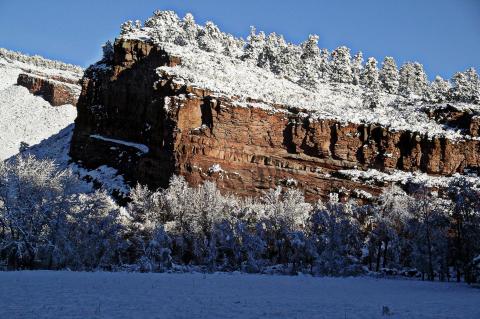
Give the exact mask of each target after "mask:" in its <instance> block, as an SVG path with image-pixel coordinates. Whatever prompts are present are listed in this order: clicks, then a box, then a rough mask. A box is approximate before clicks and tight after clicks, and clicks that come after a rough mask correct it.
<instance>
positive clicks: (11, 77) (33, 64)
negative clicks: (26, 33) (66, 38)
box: [0, 49, 83, 160]
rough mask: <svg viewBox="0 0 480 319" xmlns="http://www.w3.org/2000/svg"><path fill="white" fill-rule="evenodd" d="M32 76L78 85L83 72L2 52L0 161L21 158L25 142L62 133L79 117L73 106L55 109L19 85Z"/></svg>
mask: <svg viewBox="0 0 480 319" xmlns="http://www.w3.org/2000/svg"><path fill="white" fill-rule="evenodd" d="M31 72H36V73H37V74H44V75H48V76H62V77H67V78H71V79H76V80H77V81H78V79H79V78H80V77H81V76H82V73H83V70H82V69H81V68H79V67H74V66H68V65H66V64H63V63H60V62H56V61H51V60H46V59H43V58H40V57H37V56H36V57H29V56H26V55H22V54H19V53H16V52H12V51H8V50H5V49H0V114H1V116H0V132H2V133H1V134H0V145H2V147H1V148H0V160H4V159H7V158H9V157H11V156H13V155H15V154H17V153H18V152H19V147H20V144H21V143H22V142H24V143H27V144H28V145H35V144H38V143H40V142H41V141H42V140H44V139H46V138H48V137H50V136H52V135H54V134H56V133H58V132H59V131H60V130H62V129H64V128H65V127H67V126H68V125H70V124H71V123H73V120H74V119H75V117H76V109H75V107H73V106H72V105H61V106H56V107H52V106H51V105H50V104H49V103H48V102H47V101H46V100H45V99H43V98H42V97H40V96H35V95H33V94H31V93H30V92H29V91H28V89H27V88H25V87H22V86H19V85H16V84H17V79H18V76H19V74H21V73H31Z"/></svg>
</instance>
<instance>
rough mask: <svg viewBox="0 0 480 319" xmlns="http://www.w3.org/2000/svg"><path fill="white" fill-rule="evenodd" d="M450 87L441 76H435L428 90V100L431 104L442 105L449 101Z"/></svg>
mask: <svg viewBox="0 0 480 319" xmlns="http://www.w3.org/2000/svg"><path fill="white" fill-rule="evenodd" d="M450 90H451V85H450V83H449V82H448V81H446V80H444V79H443V78H442V77H441V76H438V75H437V76H436V77H435V80H434V81H433V82H432V83H431V84H430V89H429V90H428V100H429V101H430V102H432V103H442V102H445V101H448V100H449V95H450Z"/></svg>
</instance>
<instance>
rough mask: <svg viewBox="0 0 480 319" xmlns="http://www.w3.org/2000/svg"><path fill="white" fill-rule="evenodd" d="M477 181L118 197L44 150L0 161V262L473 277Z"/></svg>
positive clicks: (176, 184) (478, 275) (209, 186)
mask: <svg viewBox="0 0 480 319" xmlns="http://www.w3.org/2000/svg"><path fill="white" fill-rule="evenodd" d="M479 195H480V192H479V189H478V188H477V187H476V186H475V185H473V184H472V183H471V182H468V181H467V180H465V179H462V178H453V179H452V181H451V182H450V184H449V185H448V187H446V188H445V189H443V190H432V189H429V188H427V187H425V186H424V185H415V186H412V187H411V189H409V190H408V193H407V192H405V191H404V190H403V189H401V188H399V187H397V186H391V187H390V188H388V189H386V190H385V191H384V193H383V194H382V195H381V196H379V197H378V198H377V199H376V200H375V201H372V203H370V204H366V205H360V204H358V203H357V202H355V201H341V200H339V198H338V195H337V194H331V195H330V198H329V199H328V200H326V201H319V202H317V203H313V204H312V203H308V202H306V201H305V199H304V196H303V193H302V192H301V191H300V190H297V189H292V188H289V189H283V190H282V189H281V188H277V189H272V190H269V191H267V192H266V193H265V194H264V195H263V196H261V197H260V198H238V197H235V196H232V195H222V194H221V193H220V192H219V190H218V189H217V187H216V186H215V184H214V183H211V182H205V183H204V184H203V185H200V186H197V187H190V186H189V185H188V184H187V183H186V181H185V180H184V179H183V178H182V177H177V176H175V177H172V179H171V181H170V186H169V187H168V188H167V189H159V190H156V191H152V190H149V189H148V188H147V187H145V186H141V185H137V186H136V187H135V188H133V189H132V191H131V194H130V199H131V201H130V202H129V203H128V205H126V206H125V207H120V206H118V205H117V204H116V203H115V202H114V201H113V200H112V199H111V198H110V196H108V195H107V194H106V193H105V192H104V191H101V190H97V191H94V192H92V191H90V190H88V189H87V188H85V185H84V183H83V182H81V181H79V180H78V179H77V177H76V176H75V175H74V174H72V172H71V171H69V170H59V169H58V167H56V166H55V164H54V163H53V162H51V161H49V160H37V159H35V158H34V157H31V156H27V157H17V158H16V159H15V160H14V161H10V162H8V163H2V164H0V265H2V267H3V268H5V269H72V270H96V269H103V270H125V269H127V270H134V271H168V270H170V269H176V268H178V267H184V268H185V269H201V270H203V271H236V270H238V271H244V272H266V271H268V270H269V269H270V270H271V269H277V271H280V272H282V273H287V274H296V273H298V272H304V273H310V274H313V275H335V276H339V275H355V274H363V273H380V274H382V273H383V274H397V275H400V274H403V275H408V276H418V277H421V278H422V279H427V280H465V281H467V282H478V281H480V196H479Z"/></svg>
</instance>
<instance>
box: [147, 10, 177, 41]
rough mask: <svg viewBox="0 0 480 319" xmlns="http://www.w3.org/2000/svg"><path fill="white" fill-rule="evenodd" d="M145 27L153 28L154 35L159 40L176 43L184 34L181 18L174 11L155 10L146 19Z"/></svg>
mask: <svg viewBox="0 0 480 319" xmlns="http://www.w3.org/2000/svg"><path fill="white" fill-rule="evenodd" d="M145 27H148V28H151V29H152V36H153V37H154V40H155V41H158V42H169V43H175V42H176V40H177V38H178V37H181V36H182V34H183V30H182V26H181V24H180V19H179V17H178V16H177V14H176V13H175V12H173V11H159V10H157V11H155V12H154V15H153V16H152V17H150V18H148V19H147V20H146V21H145Z"/></svg>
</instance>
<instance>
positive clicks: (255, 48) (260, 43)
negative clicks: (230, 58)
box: [242, 26, 266, 65]
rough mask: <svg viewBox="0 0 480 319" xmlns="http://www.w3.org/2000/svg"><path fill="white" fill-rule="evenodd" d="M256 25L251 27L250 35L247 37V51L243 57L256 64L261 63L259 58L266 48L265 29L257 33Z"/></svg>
mask: <svg viewBox="0 0 480 319" xmlns="http://www.w3.org/2000/svg"><path fill="white" fill-rule="evenodd" d="M256 32H257V30H256V29H255V27H254V26H251V27H250V35H249V36H248V37H247V44H246V46H245V53H244V55H243V57H242V59H244V60H246V61H251V62H253V63H254V64H255V65H257V64H258V63H259V59H260V56H261V54H262V53H263V50H264V48H265V40H266V36H265V33H264V32H263V31H260V33H258V34H257V33H256Z"/></svg>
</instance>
